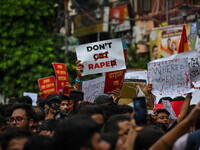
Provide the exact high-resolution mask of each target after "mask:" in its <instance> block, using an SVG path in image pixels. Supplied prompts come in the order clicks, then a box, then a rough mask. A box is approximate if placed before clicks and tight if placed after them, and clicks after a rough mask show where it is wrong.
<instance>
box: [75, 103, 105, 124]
mask: <svg viewBox="0 0 200 150" xmlns="http://www.w3.org/2000/svg"><path fill="white" fill-rule="evenodd" d="M78 113H79V114H82V115H87V116H89V117H91V118H92V119H93V120H94V121H95V122H96V123H97V124H99V125H101V126H102V125H103V124H104V115H103V111H102V110H101V108H100V107H99V106H97V105H86V106H84V107H82V108H81V109H80V110H79V112H78Z"/></svg>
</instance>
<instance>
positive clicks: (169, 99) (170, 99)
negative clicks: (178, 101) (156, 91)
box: [158, 97, 173, 104]
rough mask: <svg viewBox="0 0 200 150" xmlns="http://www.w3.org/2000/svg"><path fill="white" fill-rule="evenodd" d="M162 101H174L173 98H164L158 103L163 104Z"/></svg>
mask: <svg viewBox="0 0 200 150" xmlns="http://www.w3.org/2000/svg"><path fill="white" fill-rule="evenodd" d="M162 100H168V101H170V102H172V101H173V99H172V98H171V97H162V98H161V99H160V100H159V101H158V104H161V103H162Z"/></svg>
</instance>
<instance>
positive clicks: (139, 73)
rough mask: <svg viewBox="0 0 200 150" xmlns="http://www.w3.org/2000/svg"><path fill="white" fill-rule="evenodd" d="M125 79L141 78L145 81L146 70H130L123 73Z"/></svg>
mask: <svg viewBox="0 0 200 150" xmlns="http://www.w3.org/2000/svg"><path fill="white" fill-rule="evenodd" d="M125 79H142V80H146V81H147V71H131V72H127V73H125Z"/></svg>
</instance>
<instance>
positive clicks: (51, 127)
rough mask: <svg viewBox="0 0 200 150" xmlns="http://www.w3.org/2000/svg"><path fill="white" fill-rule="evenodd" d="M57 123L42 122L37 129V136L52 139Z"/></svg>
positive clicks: (57, 121)
mask: <svg viewBox="0 0 200 150" xmlns="http://www.w3.org/2000/svg"><path fill="white" fill-rule="evenodd" d="M58 123H59V120H57V119H47V120H44V121H43V122H42V123H41V124H40V125H39V127H38V130H37V134H38V135H44V136H49V137H52V136H53V134H54V131H55V129H56V127H57V125H58Z"/></svg>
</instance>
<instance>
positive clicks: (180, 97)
mask: <svg viewBox="0 0 200 150" xmlns="http://www.w3.org/2000/svg"><path fill="white" fill-rule="evenodd" d="M184 100H185V97H183V96H177V97H175V98H174V101H184Z"/></svg>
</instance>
